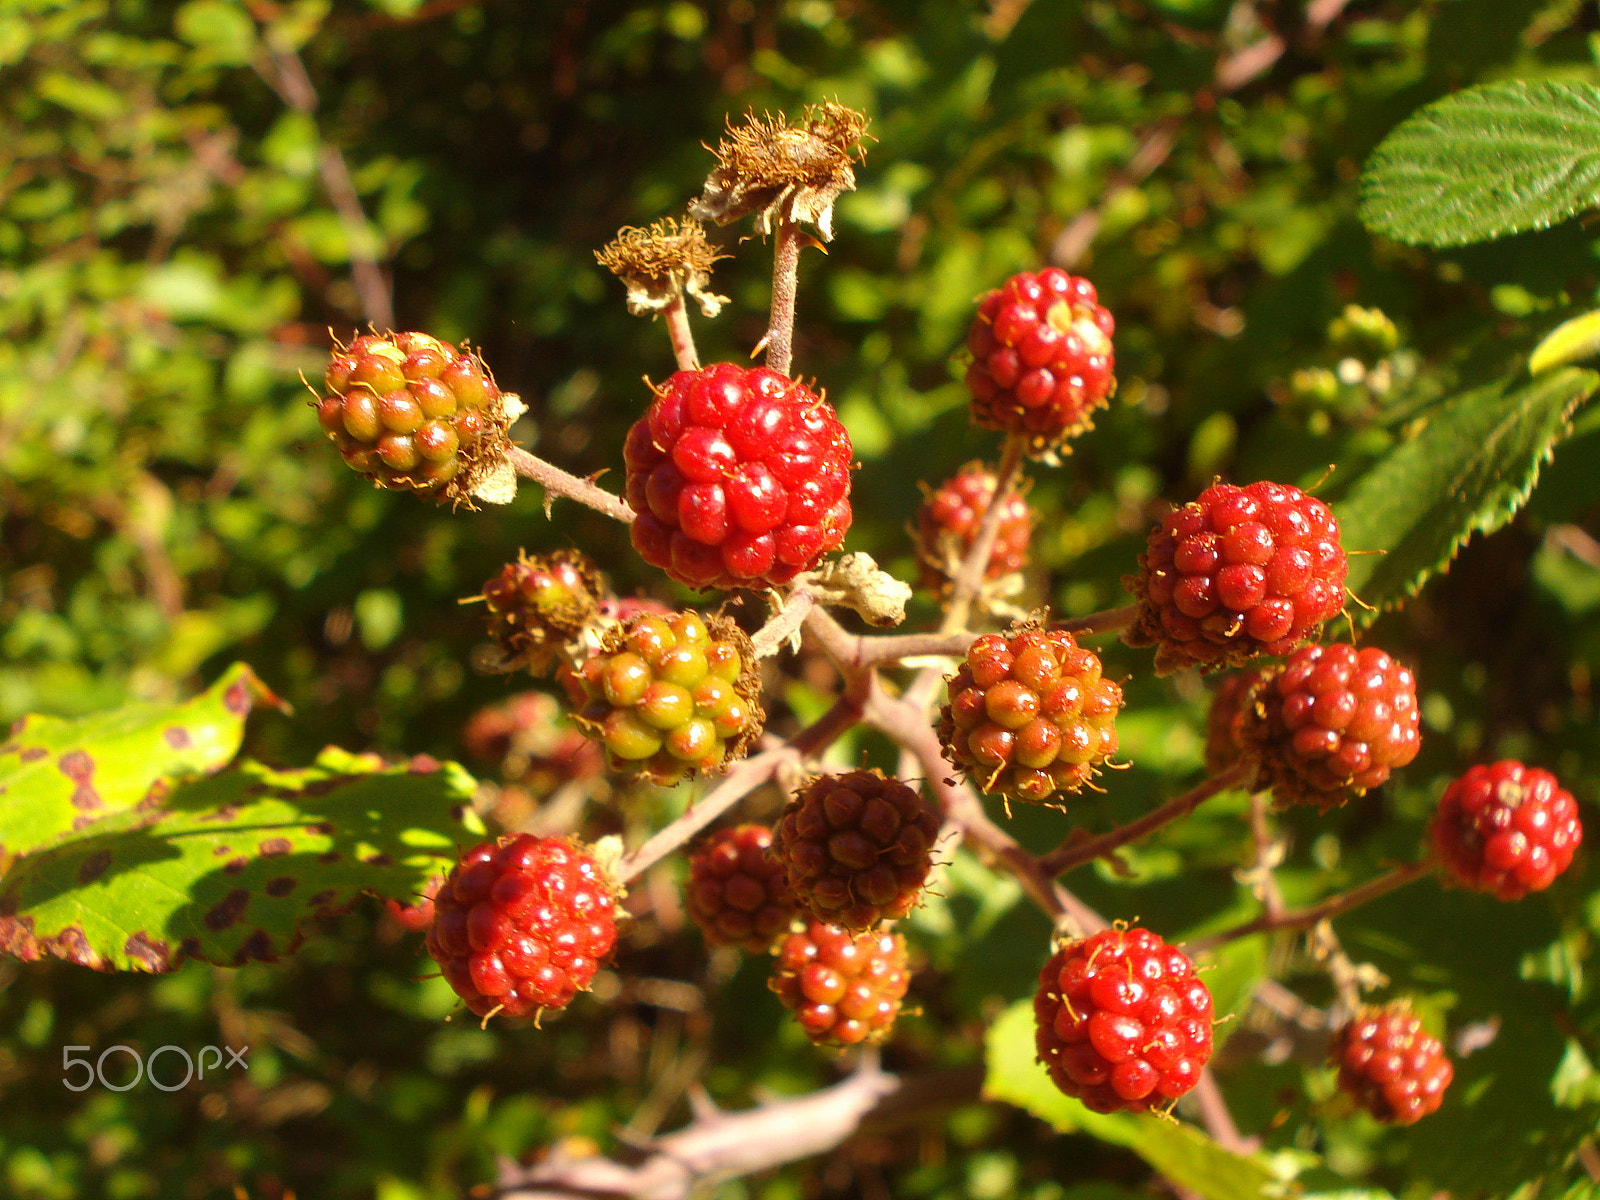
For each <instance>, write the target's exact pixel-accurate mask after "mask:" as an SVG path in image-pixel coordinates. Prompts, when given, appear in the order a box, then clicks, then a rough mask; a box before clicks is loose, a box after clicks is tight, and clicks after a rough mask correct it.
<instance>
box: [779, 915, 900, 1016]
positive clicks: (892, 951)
mask: <svg viewBox="0 0 1600 1200" xmlns="http://www.w3.org/2000/svg"><path fill="white" fill-rule="evenodd" d="M910 984H911V975H910V973H909V972H908V971H907V969H906V943H905V939H904V938H903V937H901V936H900V935H899V934H898V933H884V932H881V931H867V932H863V933H851V932H850V931H849V930H846V929H840V928H839V927H838V926H837V925H825V924H823V922H821V921H816V920H812V921H808V922H806V927H805V929H803V930H799V931H796V932H794V933H791V934H790V935H789V936H788V937H786V938H784V939H783V944H782V945H781V946H779V948H778V958H777V962H776V964H775V965H774V967H773V972H772V978H771V979H770V980H768V986H769V987H771V988H772V990H773V991H774V992H776V993H777V995H778V999H779V1000H781V1001H782V1002H783V1005H784V1007H785V1008H787V1009H789V1010H790V1011H791V1012H793V1013H794V1015H795V1017H796V1018H797V1019H798V1020H799V1022H800V1028H802V1029H804V1030H805V1032H806V1036H807V1037H809V1038H810V1039H811V1040H812V1041H813V1042H815V1043H816V1044H817V1045H819V1046H854V1045H857V1044H859V1043H861V1042H865V1041H875V1040H877V1039H878V1038H881V1037H883V1036H884V1035H885V1034H886V1033H888V1031H889V1027H890V1026H891V1025H893V1024H894V1019H895V1018H896V1017H897V1016H899V1015H900V1002H901V1000H903V999H904V998H905V994H906V988H907V987H909V986H910Z"/></svg>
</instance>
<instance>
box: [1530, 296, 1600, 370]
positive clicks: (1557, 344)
mask: <svg viewBox="0 0 1600 1200" xmlns="http://www.w3.org/2000/svg"><path fill="white" fill-rule="evenodd" d="M1595 354H1600V309H1597V310H1595V311H1594V312H1587V313H1584V314H1583V315H1582V316H1581V317H1573V318H1572V319H1571V320H1570V321H1563V322H1561V324H1559V325H1557V326H1556V327H1555V328H1554V329H1552V330H1551V331H1550V332H1549V333H1547V334H1546V335H1545V337H1544V340H1543V341H1542V342H1540V343H1539V344H1538V345H1537V346H1535V347H1534V349H1533V353H1532V354H1530V355H1529V356H1528V374H1529V375H1542V374H1544V372H1546V371H1548V370H1549V369H1550V368H1551V367H1562V366H1565V365H1566V364H1567V363H1575V362H1582V361H1583V360H1584V359H1586V358H1590V357H1592V356H1594V355H1595Z"/></svg>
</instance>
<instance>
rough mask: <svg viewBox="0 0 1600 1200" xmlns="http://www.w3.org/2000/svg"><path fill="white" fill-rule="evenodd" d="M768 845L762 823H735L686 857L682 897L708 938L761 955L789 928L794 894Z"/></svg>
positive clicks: (768, 834)
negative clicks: (685, 880) (790, 890)
mask: <svg viewBox="0 0 1600 1200" xmlns="http://www.w3.org/2000/svg"><path fill="white" fill-rule="evenodd" d="M771 845H772V830H770V829H768V828H767V827H766V826H765V825H736V826H733V827H731V828H728V829H721V830H718V831H717V832H716V833H714V834H712V835H711V836H710V837H708V838H707V839H706V840H705V841H704V842H702V843H701V844H700V845H699V847H697V848H696V849H695V851H694V853H692V854H691V855H690V856H689V885H688V887H687V888H685V889H684V901H685V903H686V905H687V906H688V909H689V916H690V918H691V919H692V920H693V921H694V923H695V924H696V925H698V926H699V927H700V932H701V933H703V934H704V935H705V939H706V941H708V942H710V943H712V944H713V945H718V946H742V947H743V948H744V949H746V950H749V951H751V952H752V953H759V952H760V951H763V950H767V949H770V948H771V946H772V943H773V942H775V941H777V939H778V935H779V934H782V933H784V932H786V931H787V930H788V928H789V923H790V921H791V920H793V919H794V915H795V903H794V897H793V896H792V895H791V894H790V892H789V883H788V879H787V877H786V874H785V872H784V869H783V864H782V863H780V862H779V861H778V860H777V859H775V858H774V857H772V855H770V854H769V853H768V852H767V851H768V849H769V847H771Z"/></svg>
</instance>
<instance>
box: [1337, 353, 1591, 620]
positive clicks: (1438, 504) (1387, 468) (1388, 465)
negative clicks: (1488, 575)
mask: <svg viewBox="0 0 1600 1200" xmlns="http://www.w3.org/2000/svg"><path fill="white" fill-rule="evenodd" d="M1513 382H1514V380H1513V379H1512V378H1511V377H1509V376H1508V377H1507V378H1505V379H1501V380H1499V381H1497V382H1496V383H1493V384H1490V385H1489V386H1487V387H1482V388H1478V389H1475V390H1474V391H1470V392H1466V393H1464V394H1462V395H1460V396H1456V397H1453V398H1452V399H1450V400H1447V401H1445V402H1444V403H1443V404H1440V405H1438V406H1437V407H1435V408H1433V409H1430V410H1429V411H1428V413H1427V414H1426V415H1425V416H1424V417H1423V418H1422V421H1423V422H1424V424H1423V425H1422V428H1421V429H1420V431H1418V432H1416V433H1415V434H1414V436H1412V437H1411V438H1410V439H1409V440H1408V441H1405V442H1402V443H1400V444H1399V445H1397V446H1396V447H1394V449H1392V450H1390V451H1389V452H1388V454H1386V455H1385V456H1384V457H1383V458H1381V459H1379V460H1378V461H1377V462H1376V463H1374V464H1373V465H1372V467H1371V468H1369V469H1368V470H1367V471H1366V473H1365V474H1363V475H1361V476H1360V477H1359V478H1358V479H1356V480H1355V482H1354V483H1353V484H1351V486H1350V488H1349V490H1348V491H1347V492H1346V494H1345V496H1344V498H1343V499H1342V500H1340V501H1338V502H1337V503H1335V504H1334V506H1333V508H1334V512H1335V514H1336V515H1337V516H1338V518H1339V525H1340V531H1341V535H1342V540H1343V542H1344V547H1345V550H1346V551H1348V552H1350V553H1351V558H1350V575H1349V579H1348V580H1347V585H1348V587H1349V588H1350V590H1351V591H1352V592H1353V593H1354V594H1355V595H1357V596H1359V597H1360V598H1361V600H1362V602H1363V603H1364V604H1367V605H1371V606H1372V607H1373V608H1374V609H1376V610H1381V609H1384V608H1391V607H1394V606H1395V605H1397V604H1399V603H1400V602H1401V601H1403V600H1405V599H1406V598H1407V597H1409V596H1414V595H1415V594H1416V593H1417V591H1418V590H1419V589H1420V588H1421V587H1422V585H1423V583H1424V582H1425V581H1426V580H1427V579H1428V577H1429V576H1431V575H1433V574H1434V573H1435V572H1437V571H1440V570H1442V569H1443V568H1444V567H1445V565H1446V564H1448V563H1449V561H1450V560H1451V559H1452V558H1454V557H1455V554H1456V551H1457V550H1458V549H1459V548H1460V547H1461V546H1462V544H1463V543H1465V542H1466V540H1467V539H1468V538H1469V537H1471V536H1472V535H1473V534H1474V533H1478V532H1481V533H1491V532H1493V531H1494V530H1496V529H1498V528H1500V526H1502V525H1504V524H1505V523H1506V522H1507V521H1509V520H1510V519H1511V517H1512V515H1513V514H1514V513H1515V512H1516V511H1517V509H1519V508H1521V507H1522V504H1523V502H1524V501H1525V500H1526V499H1527V498H1528V493H1529V492H1531V491H1532V490H1533V485H1534V484H1535V483H1536V482H1537V481H1538V478H1539V469H1540V467H1542V466H1543V465H1544V463H1545V462H1546V461H1547V460H1548V459H1549V458H1550V455H1551V452H1552V451H1553V449H1554V448H1555V445H1556V443H1557V442H1559V441H1560V440H1561V439H1562V438H1563V437H1564V436H1565V435H1566V433H1567V432H1568V429H1567V423H1568V420H1569V418H1570V417H1571V416H1572V413H1573V411H1574V410H1575V409H1576V408H1577V406H1578V405H1579V404H1580V403H1581V402H1582V401H1584V400H1585V399H1587V398H1588V397H1589V396H1590V395H1591V394H1593V392H1594V390H1595V388H1596V387H1597V386H1600V375H1597V374H1596V373H1595V372H1593V371H1587V370H1580V369H1579V368H1577V367H1564V368H1562V369H1560V370H1558V371H1553V372H1550V373H1548V374H1544V375H1540V376H1539V377H1538V378H1536V379H1534V380H1532V381H1531V382H1527V383H1525V384H1524V385H1523V386H1521V387H1520V388H1517V389H1516V390H1514V391H1508V389H1509V388H1510V387H1511V385H1512V383H1513ZM1374 551H1377V552H1379V553H1373V552H1374ZM1358 552H1359V553H1358Z"/></svg>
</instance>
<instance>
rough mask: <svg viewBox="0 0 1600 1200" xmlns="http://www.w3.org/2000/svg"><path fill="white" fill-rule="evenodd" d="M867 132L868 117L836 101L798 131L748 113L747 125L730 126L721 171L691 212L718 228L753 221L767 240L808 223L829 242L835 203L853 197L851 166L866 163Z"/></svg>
mask: <svg viewBox="0 0 1600 1200" xmlns="http://www.w3.org/2000/svg"><path fill="white" fill-rule="evenodd" d="M866 129H867V118H866V117H865V116H864V115H862V114H861V113H858V112H856V111H855V110H854V109H851V108H846V107H845V106H844V105H842V104H838V103H836V102H834V101H831V100H830V101H828V102H826V103H823V104H816V105H812V106H811V107H809V108H807V109H806V113H805V121H804V124H803V125H800V126H791V125H789V124H788V122H787V118H785V117H784V116H783V114H781V113H780V114H779V115H778V116H776V117H773V116H771V115H770V114H769V115H766V116H761V117H758V116H756V115H755V114H754V113H748V114H746V116H745V120H744V123H743V124H742V125H737V126H736V125H734V124H733V123H732V122H730V123H729V125H728V136H727V137H725V138H723V139H722V141H721V142H720V143H719V144H718V146H717V148H716V150H715V151H714V153H715V154H716V156H717V165H716V168H715V169H714V170H713V171H712V172H711V174H710V175H709V176H708V177H707V179H706V183H705V189H704V190H703V191H702V192H701V194H700V197H699V199H697V200H692V201H690V202H689V211H690V212H691V213H692V214H694V215H695V216H697V217H701V218H704V219H705V220H708V221H715V222H717V223H718V224H719V225H726V224H728V223H729V222H731V221H737V220H738V219H739V218H740V217H744V216H749V215H751V214H754V215H755V218H756V228H757V229H758V230H759V231H760V232H761V233H762V234H763V235H766V234H770V233H771V232H772V231H773V228H774V226H775V225H776V224H777V223H779V222H790V223H801V222H805V223H809V224H811V225H814V226H816V229H817V232H818V233H819V234H821V235H822V240H823V241H832V240H833V202H834V201H835V200H836V199H838V197H839V194H840V193H841V192H849V191H854V190H855V186H856V175H855V170H854V169H853V168H852V166H851V162H852V160H854V161H859V160H861V159H862V158H863V157H865V154H866V151H865V149H864V148H863V147H862V145H861V139H862V137H863V136H865V135H866Z"/></svg>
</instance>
